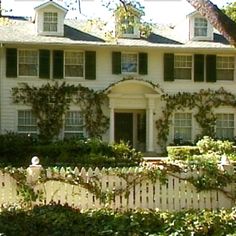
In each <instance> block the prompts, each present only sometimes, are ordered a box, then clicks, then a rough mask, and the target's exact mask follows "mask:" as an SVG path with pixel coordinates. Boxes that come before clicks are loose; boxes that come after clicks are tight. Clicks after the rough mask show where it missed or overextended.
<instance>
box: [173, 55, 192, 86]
mask: <svg viewBox="0 0 236 236" xmlns="http://www.w3.org/2000/svg"><path fill="white" fill-rule="evenodd" d="M175 56H191V58H192V67H191V78H190V79H175V82H176V81H181V82H185V83H186V82H190V81H193V79H194V56H193V54H188V53H176V54H174V64H175ZM182 68H185V67H182ZM174 70H175V65H174Z"/></svg>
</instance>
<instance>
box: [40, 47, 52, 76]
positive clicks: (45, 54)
mask: <svg viewBox="0 0 236 236" xmlns="http://www.w3.org/2000/svg"><path fill="white" fill-rule="evenodd" d="M39 78H43V79H49V78H50V51H49V50H39Z"/></svg>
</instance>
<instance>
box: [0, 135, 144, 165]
mask: <svg viewBox="0 0 236 236" xmlns="http://www.w3.org/2000/svg"><path fill="white" fill-rule="evenodd" d="M33 156H38V157H39V158H40V160H41V164H42V165H43V166H55V165H57V166H72V167H74V166H78V167H117V166H120V167H121V166H122V167H123V166H125V167H127V166H137V165H139V163H140V162H141V161H142V155H141V153H140V152H137V151H136V150H135V149H133V148H131V147H130V146H129V145H128V144H126V143H123V142H121V143H115V144H113V145H110V144H107V143H106V142H103V141H101V140H100V139H88V140H76V139H74V140H68V141H57V142H54V143H51V144H41V143H37V142H35V141H34V140H33V139H31V138H30V137H27V136H21V135H19V134H14V133H9V134H6V135H0V164H1V165H5V166H6V165H11V166H16V167H19V166H25V167H26V166H28V165H29V164H30V159H31V158H32V157H33Z"/></svg>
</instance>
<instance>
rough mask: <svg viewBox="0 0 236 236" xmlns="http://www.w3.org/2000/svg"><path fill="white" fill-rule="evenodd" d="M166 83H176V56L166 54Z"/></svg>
mask: <svg viewBox="0 0 236 236" xmlns="http://www.w3.org/2000/svg"><path fill="white" fill-rule="evenodd" d="M164 81H174V54H173V53H165V54H164Z"/></svg>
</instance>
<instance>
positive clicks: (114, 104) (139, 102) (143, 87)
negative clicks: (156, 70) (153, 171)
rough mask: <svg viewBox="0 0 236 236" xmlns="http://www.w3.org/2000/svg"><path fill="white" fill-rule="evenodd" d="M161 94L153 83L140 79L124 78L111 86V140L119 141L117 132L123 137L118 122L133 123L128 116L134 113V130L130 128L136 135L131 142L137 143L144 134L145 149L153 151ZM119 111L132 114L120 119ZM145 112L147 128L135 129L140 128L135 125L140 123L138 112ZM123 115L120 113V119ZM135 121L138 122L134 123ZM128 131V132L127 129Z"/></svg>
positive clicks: (109, 95)
mask: <svg viewBox="0 0 236 236" xmlns="http://www.w3.org/2000/svg"><path fill="white" fill-rule="evenodd" d="M160 95H161V94H160V91H156V89H155V88H153V86H151V84H149V83H148V82H145V81H139V80H124V81H121V82H120V83H118V84H116V85H114V86H113V87H111V88H110V89H109V94H108V97H109V109H110V132H109V142H110V143H113V142H115V141H117V133H119V135H120V137H122V129H121V127H120V130H116V129H119V126H117V122H121V123H122V122H123V125H124V128H125V125H126V126H127V125H128V123H130V125H131V118H128V116H131V114H132V117H133V118H132V127H133V130H132V131H131V130H130V131H129V132H133V133H134V135H133V136H132V137H133V138H132V140H130V143H132V144H135V143H136V144H137V143H138V141H139V140H138V139H140V136H141V135H142V136H143V137H142V138H141V139H142V140H143V141H144V142H145V144H144V147H145V149H146V150H144V151H148V152H153V151H154V145H155V144H154V141H155V137H154V122H155V121H154V115H153V114H154V113H155V112H156V108H157V106H158V104H160ZM119 113H126V114H130V115H123V119H124V120H123V121H118V120H117V119H118V118H117V117H118V115H117V114H119ZM143 113H144V114H145V116H143V115H142V117H145V129H140V130H142V131H138V130H135V129H138V126H135V125H137V123H138V121H137V119H138V118H137V117H138V115H137V114H140V115H141V114H143ZM121 117H122V115H120V118H119V119H122V118H121ZM125 117H126V118H125ZM125 119H127V123H125V122H126V121H125ZM128 119H129V121H128ZM135 121H136V123H133V122H135ZM134 124H135V125H134ZM142 124H143V123H142ZM139 125H141V123H139ZM129 129H130V127H129ZM126 132H128V130H127V129H126ZM135 134H136V136H135ZM126 136H127V134H124V138H125V137H126ZM130 137H131V136H130ZM134 147H135V148H136V147H137V145H134ZM142 151H143V150H142Z"/></svg>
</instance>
